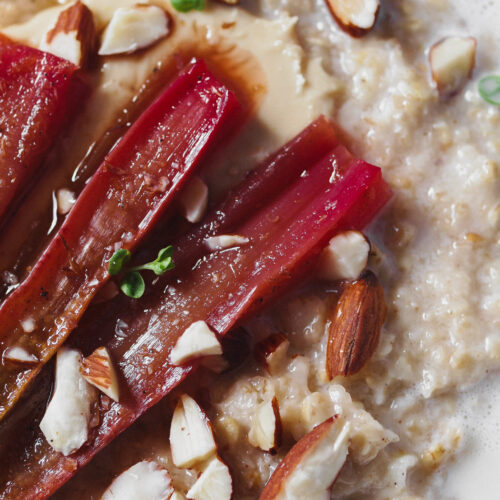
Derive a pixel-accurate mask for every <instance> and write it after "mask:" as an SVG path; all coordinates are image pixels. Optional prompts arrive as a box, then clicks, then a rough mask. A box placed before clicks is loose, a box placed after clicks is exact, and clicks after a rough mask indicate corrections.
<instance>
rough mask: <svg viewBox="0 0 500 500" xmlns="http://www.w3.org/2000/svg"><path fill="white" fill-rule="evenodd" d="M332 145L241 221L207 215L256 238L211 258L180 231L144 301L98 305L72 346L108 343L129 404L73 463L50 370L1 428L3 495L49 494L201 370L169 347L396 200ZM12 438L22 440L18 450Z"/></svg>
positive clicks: (221, 327)
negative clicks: (53, 438)
mask: <svg viewBox="0 0 500 500" xmlns="http://www.w3.org/2000/svg"><path fill="white" fill-rule="evenodd" d="M332 144H333V146H334V147H333V150H331V151H330V152H329V153H328V154H326V155H318V156H319V157H320V158H319V161H318V158H316V162H315V164H312V165H311V164H307V163H306V164H304V165H303V166H302V168H300V169H296V170H294V171H293V175H291V179H289V182H286V183H284V185H283V186H281V189H279V190H278V191H277V192H273V193H272V195H271V192H270V191H269V192H268V191H267V189H266V190H264V189H263V188H262V189H263V191H262V192H263V193H264V192H266V193H269V197H270V200H269V202H268V203H265V200H264V199H261V198H260V196H257V195H255V196H256V198H253V197H252V196H251V195H250V194H249V196H248V199H246V198H243V199H241V200H240V203H241V204H240V208H239V210H240V216H241V219H240V221H239V223H238V224H237V223H236V220H235V219H233V218H232V216H231V214H230V213H224V212H221V210H222V209H223V207H228V206H231V204H232V202H231V199H228V200H227V201H226V202H224V203H222V204H221V206H220V207H218V208H217V209H215V210H214V212H213V213H212V214H209V215H208V216H207V218H206V221H210V220H214V217H216V214H217V213H219V216H218V219H217V220H218V221H219V225H218V227H217V230H218V231H224V232H225V229H227V228H229V227H232V228H233V230H234V232H236V233H238V234H241V235H243V236H246V237H247V238H248V240H249V242H248V243H247V244H244V245H241V246H240V247H235V248H233V249H226V250H223V251H216V252H212V253H210V252H209V251H208V250H207V249H206V247H204V244H203V239H204V237H205V236H206V235H207V234H209V233H210V232H211V229H209V227H208V226H207V224H204V223H202V224H201V225H200V227H205V230H204V231H202V230H201V229H200V227H198V228H194V229H193V231H192V233H191V234H192V235H196V236H193V238H190V237H189V235H188V236H181V237H180V238H179V239H178V240H177V241H174V242H173V245H174V249H175V254H174V259H175V256H178V258H177V261H176V262H177V264H178V266H177V268H176V270H175V271H174V272H173V273H171V274H170V275H164V276H162V277H161V278H160V279H159V280H158V281H156V282H155V283H150V284H149V286H148V289H147V292H146V294H145V295H144V297H143V298H142V299H140V300H137V301H131V300H130V299H128V298H127V297H125V296H123V295H121V296H117V297H116V298H115V299H113V300H112V301H110V302H108V303H106V304H103V305H102V306H97V307H96V309H94V310H93V311H92V312H93V314H92V318H90V316H89V315H87V317H86V318H84V320H83V322H82V324H81V325H80V326H79V327H78V329H77V330H76V331H75V332H74V336H73V337H72V343H73V344H74V345H76V346H78V347H80V348H81V349H83V350H84V351H85V352H91V351H92V349H94V348H95V347H97V346H98V345H106V346H107V348H108V349H109V350H110V352H111V355H112V357H113V359H114V360H115V363H116V366H117V367H118V370H119V372H120V376H121V382H122V388H123V390H122V394H123V396H122V399H121V400H120V402H118V403H115V402H110V401H109V400H106V398H102V399H101V402H100V407H99V423H98V425H97V426H96V427H95V428H94V429H93V430H92V432H91V437H90V438H89V440H88V442H87V443H86V444H85V445H84V446H83V447H82V448H81V449H80V450H78V451H77V452H75V453H74V454H72V455H71V456H69V457H63V456H62V455H61V454H59V453H57V452H55V451H54V450H52V448H51V447H50V445H49V444H48V443H47V442H46V441H45V439H44V437H43V435H42V434H41V432H40V430H39V428H38V424H39V421H40V418H41V417H42V416H43V404H44V403H45V402H46V399H47V397H48V387H49V385H50V377H51V374H50V371H47V370H46V371H44V373H43V376H42V377H41V378H40V380H39V382H38V385H39V388H40V389H39V390H38V391H37V392H36V393H35V392H34V394H33V396H32V397H31V398H30V399H28V400H27V402H25V403H24V404H22V405H20V407H19V408H16V410H15V411H14V412H13V414H12V415H11V416H10V419H8V421H7V422H6V425H5V427H4V429H3V432H2V433H0V441H1V440H4V439H5V440H6V441H5V445H4V448H3V450H2V451H1V453H0V465H1V467H0V471H1V472H0V477H1V484H3V485H5V486H4V488H3V490H0V491H1V492H2V494H3V495H4V498H15V497H16V495H18V494H20V492H22V493H23V494H24V495H27V497H29V498H45V497H47V496H49V495H50V494H51V493H53V492H54V491H55V490H56V489H57V488H58V487H59V486H60V485H61V484H63V483H64V482H65V481H67V480H68V479H69V478H70V477H71V476H72V475H73V474H74V473H75V472H76V470H77V469H79V468H80V467H82V466H84V465H85V464H86V463H87V462H88V461H89V460H91V458H92V457H93V456H94V455H95V454H96V453H97V452H98V451H99V450H101V449H102V448H104V447H105V446H106V445H107V444H108V443H109V442H110V441H111V440H112V439H113V438H114V437H115V436H117V435H118V434H120V433H121V432H123V431H124V430H125V429H126V428H127V427H129V426H130V425H131V424H132V423H133V422H134V421H135V420H136V419H137V418H139V417H140V416H141V415H142V414H143V413H144V412H145V411H146V410H147V409H148V408H150V407H151V406H152V405H154V404H155V403H156V402H158V401H159V400H160V399H161V398H163V397H164V396H165V395H166V394H168V393H169V392H170V391H171V390H172V389H173V388H174V387H176V386H177V385H178V384H179V383H180V382H181V381H182V380H183V379H184V378H185V377H186V376H187V375H188V374H189V373H190V372H191V371H192V370H193V369H194V368H196V363H194V364H189V365H186V366H182V367H179V366H173V365H172V364H171V362H170V360H169V353H170V351H171V349H172V348H173V346H174V345H175V343H176V341H177V339H178V338H179V336H180V335H181V334H182V333H183V332H184V330H185V329H186V328H187V327H188V326H189V325H190V324H191V323H193V322H194V321H197V320H201V319H202V320H205V321H207V322H208V323H209V324H210V325H211V326H212V327H213V328H214V329H215V330H216V331H217V332H218V334H219V335H221V336H224V335H226V334H227V333H228V332H229V331H231V330H232V329H234V327H235V326H237V325H238V323H240V322H241V321H242V320H243V319H244V318H245V317H247V315H248V314H250V313H251V312H253V311H255V310H256V309H257V308H259V307H262V306H263V305H265V304H266V303H267V302H268V300H269V299H270V298H272V297H274V296H275V295H276V294H278V293H280V292H282V291H283V290H285V289H286V288H287V287H288V286H289V285H290V284H291V283H293V282H294V280H296V279H297V278H298V277H301V276H302V275H303V274H304V273H305V272H306V271H307V270H308V269H310V267H311V266H312V265H313V264H314V261H315V257H316V255H317V254H318V253H319V252H320V251H321V249H322V248H323V246H324V245H325V244H326V243H327V241H328V240H329V238H331V237H332V235H334V234H335V233H336V232H338V231H340V230H343V229H362V228H363V227H364V226H365V225H366V224H367V223H368V222H369V221H371V220H372V219H373V218H374V217H375V215H376V214H377V213H378V211H379V210H380V209H381V208H382V207H383V206H384V205H385V203H386V202H387V201H388V199H389V198H390V196H391V192H390V190H389V188H388V186H387V184H386V183H385V182H384V180H383V179H382V174H381V171H380V169H379V168H377V167H374V166H372V165H369V164H368V163H365V162H362V161H360V160H357V159H355V158H352V156H351V155H350V154H349V153H348V151H347V150H346V149H345V148H344V147H343V146H335V141H334V142H333V143H332ZM296 152H297V151H295V150H294V149H293V148H291V149H290V150H289V151H288V152H287V153H286V155H285V157H283V158H282V161H283V162H284V163H283V165H284V164H285V163H286V157H288V161H291V162H293V157H294V154H295V153H296ZM275 158H277V157H275ZM269 165H270V164H268V165H264V166H263V167H261V169H260V170H259V171H258V172H264V171H265V169H266V167H269ZM269 168H270V169H271V170H273V169H272V168H271V167H269ZM255 178H256V177H255ZM248 187H249V184H248V181H247V183H243V186H242V187H241V188H240V189H237V190H236V191H235V192H240V193H243V192H245V191H246V190H247V188H248ZM278 188H279V186H278ZM256 191H259V189H257V190H256ZM249 192H254V191H252V190H249ZM255 199H259V200H260V202H259V206H260V209H255V208H254V207H255V204H254V202H255ZM248 200H252V204H251V205H250V204H248V205H247V203H248ZM218 234H220V233H218ZM195 239H196V240H197V249H198V250H197V252H194V253H190V254H189V255H190V258H189V259H187V258H186V257H185V255H184V252H186V251H187V250H188V248H189V246H190V245H191V244H192V243H193V241H194V240H195ZM183 255H184V257H183ZM89 312H90V311H89ZM44 388H45V389H44ZM39 406H41V407H42V408H40V409H38V410H36V411H32V409H33V408H36V407H39ZM30 408H31V410H30ZM12 435H15V436H17V437H16V447H15V449H14V447H13V446H12V445H13V444H14V441H12V439H13V438H11V437H9V436H12ZM10 443H12V445H10Z"/></svg>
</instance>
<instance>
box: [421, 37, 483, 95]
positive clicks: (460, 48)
mask: <svg viewBox="0 0 500 500" xmlns="http://www.w3.org/2000/svg"><path fill="white" fill-rule="evenodd" d="M476 45H477V41H476V39H475V38H472V37H462V36H450V37H447V38H444V39H442V40H440V41H439V42H437V43H435V44H434V45H433V46H432V47H431V49H430V51H429V64H430V67H431V75H432V79H433V80H434V82H435V83H436V87H437V89H438V92H439V94H440V95H441V96H443V97H449V96H452V95H454V94H456V93H457V92H458V91H459V90H460V89H461V88H462V87H463V86H464V85H465V83H466V82H467V80H468V79H469V78H470V76H471V75H472V71H473V70H474V66H475V63H476Z"/></svg>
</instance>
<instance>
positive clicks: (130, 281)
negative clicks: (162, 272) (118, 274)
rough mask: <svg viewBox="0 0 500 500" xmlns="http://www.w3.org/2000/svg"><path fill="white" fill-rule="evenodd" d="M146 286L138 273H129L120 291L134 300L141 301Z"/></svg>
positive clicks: (121, 284)
mask: <svg viewBox="0 0 500 500" xmlns="http://www.w3.org/2000/svg"><path fill="white" fill-rule="evenodd" d="M145 289H146V284H145V283H144V280H143V279H142V276H141V275H140V274H139V273H138V272H137V271H131V272H129V273H127V274H126V275H125V276H124V277H123V279H122V282H121V283H120V290H121V291H122V292H123V293H124V294H125V295H126V296H127V297H131V298H132V299H140V298H141V297H142V296H143V295H144V290H145Z"/></svg>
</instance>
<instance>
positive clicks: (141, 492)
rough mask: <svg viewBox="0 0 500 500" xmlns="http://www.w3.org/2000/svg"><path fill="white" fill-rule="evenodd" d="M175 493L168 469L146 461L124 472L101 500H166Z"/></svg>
mask: <svg viewBox="0 0 500 500" xmlns="http://www.w3.org/2000/svg"><path fill="white" fill-rule="evenodd" d="M173 493H174V488H173V487H172V480H171V478H170V475H169V474H168V471H167V469H165V468H163V467H160V466H159V465H158V464H157V463H156V462H151V461H149V460H144V461H142V462H138V463H136V464H135V465H133V466H132V467H130V468H129V469H127V470H126V471H124V472H122V473H121V474H120V475H119V476H118V477H117V478H116V479H115V480H114V481H113V482H112V483H111V484H110V486H109V487H108V489H107V490H106V491H105V492H104V494H103V496H102V497H101V500H138V499H141V498H143V499H147V500H166V499H167V498H169V499H171V498H172V496H171V495H172V494H173Z"/></svg>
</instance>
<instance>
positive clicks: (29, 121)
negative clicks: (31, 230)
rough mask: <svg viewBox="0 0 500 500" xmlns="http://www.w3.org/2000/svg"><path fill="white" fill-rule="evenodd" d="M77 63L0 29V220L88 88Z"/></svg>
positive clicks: (38, 170) (35, 172) (31, 178)
mask: <svg viewBox="0 0 500 500" xmlns="http://www.w3.org/2000/svg"><path fill="white" fill-rule="evenodd" d="M77 70H78V67H77V66H75V65H74V64H71V63H70V62H69V61H66V60H64V59H60V58H59V57H56V56H53V55H52V54H48V53H46V52H41V51H40V50H36V49H33V48H31V47H26V46H25V45H20V44H16V43H13V42H11V41H10V40H8V39H7V38H5V37H3V36H1V35H0V128H1V130H0V134H1V137H2V140H1V141H0V179H1V180H2V182H1V183H0V224H2V223H3V222H4V220H5V217H6V216H7V215H8V212H9V210H10V209H12V208H13V205H15V203H16V202H18V201H19V198H20V197H21V196H22V194H23V193H24V191H25V190H26V187H27V186H28V185H30V184H32V182H33V181H34V179H36V177H37V176H38V175H40V173H41V169H42V168H43V161H44V158H45V156H46V154H47V152H48V150H49V149H50V147H51V146H52V145H53V144H54V142H55V141H56V140H57V137H58V135H59V133H60V132H61V129H62V127H63V125H64V124H65V123H67V122H68V121H69V120H70V119H71V117H72V115H73V114H74V113H76V112H77V110H78V107H81V106H82V101H83V99H84V98H85V97H86V95H87V93H88V89H87V87H86V85H85V84H84V83H83V81H82V80H81V79H80V77H79V76H78V74H77Z"/></svg>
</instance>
